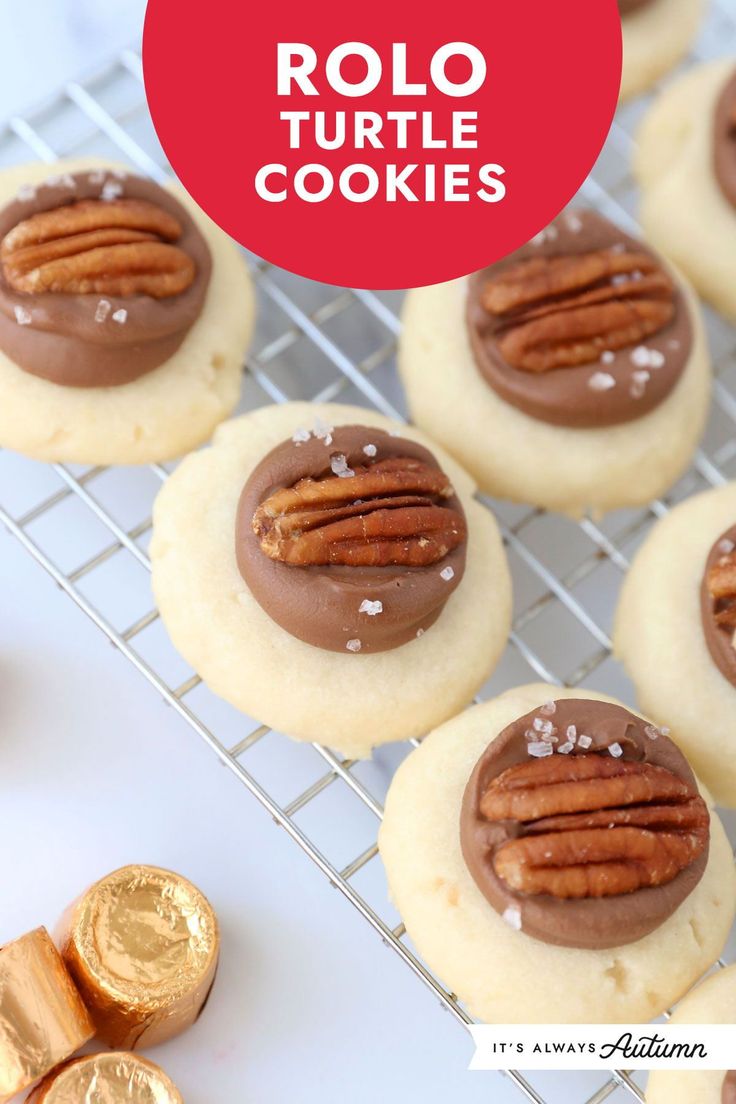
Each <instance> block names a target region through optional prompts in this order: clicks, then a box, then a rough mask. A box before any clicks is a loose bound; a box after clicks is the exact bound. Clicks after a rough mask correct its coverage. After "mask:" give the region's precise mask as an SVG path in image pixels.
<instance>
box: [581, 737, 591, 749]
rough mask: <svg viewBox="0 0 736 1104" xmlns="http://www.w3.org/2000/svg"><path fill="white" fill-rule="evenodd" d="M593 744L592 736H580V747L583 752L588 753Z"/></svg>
mask: <svg viewBox="0 0 736 1104" xmlns="http://www.w3.org/2000/svg"><path fill="white" fill-rule="evenodd" d="M592 743H593V740H592V739H591V737H590V736H578V747H580V748H582V749H583V751H586V750H587V749H588V748H589V747H590V745H591V744H592Z"/></svg>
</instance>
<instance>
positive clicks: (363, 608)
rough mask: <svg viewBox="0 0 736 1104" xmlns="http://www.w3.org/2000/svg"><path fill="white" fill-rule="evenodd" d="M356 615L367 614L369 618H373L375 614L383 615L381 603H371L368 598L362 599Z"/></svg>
mask: <svg viewBox="0 0 736 1104" xmlns="http://www.w3.org/2000/svg"><path fill="white" fill-rule="evenodd" d="M358 613H367V614H368V616H369V617H375V616H376V614H377V613H383V602H372V601H371V600H370V598H364V599H363V601H362V602H361V603H360V607H359V609H358Z"/></svg>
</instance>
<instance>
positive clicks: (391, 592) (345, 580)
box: [235, 426, 466, 653]
mask: <svg viewBox="0 0 736 1104" xmlns="http://www.w3.org/2000/svg"><path fill="white" fill-rule="evenodd" d="M329 437H330V442H329V443H327V438H326V437H324V436H323V437H316V436H310V438H309V440H307V441H300V442H295V441H285V442H284V443H283V444H281V445H278V446H277V447H276V448H275V449H273V451H272V452H270V453H269V454H268V455H267V456H266V457H265V458H264V459H263V460H262V461H261V463H260V464H259V465H258V466H257V467H256V468H255V470H254V471H253V472H252V473H251V475H250V476H249V478H248V480H247V482H246V484H245V487H244V488H243V492H242V494H241V496H240V501H239V503H238V509H237V515H236V520H235V551H236V556H237V561H238V568H239V570H240V574H241V575H242V576H243V579H244V580H245V582H246V583H247V584H248V587H249V588H250V590H251V592H252V594H253V595H254V597H255V598H256V600H257V601H258V603H259V604H260V605H261V607H262V608H263V609H264V610H265V612H266V613H267V614H268V615H269V617H271V618H272V619H273V620H274V621H275V622H276V623H277V624H279V625H280V626H281V627H282V628H283V629H285V630H286V632H288V633H290V634H291V635H292V636H296V637H297V638H298V639H299V640H303V641H305V642H306V643H307V644H313V645H314V646H315V647H317V648H323V649H325V650H327V651H334V652H345V653H350V652H356V653H357V652H362V653H365V652H383V651H387V650H389V649H391V648H398V647H399V646H400V645H402V644H406V643H408V642H409V641H411V640H414V639H416V637H417V636H421V635H422V633H423V632H424V631H425V630H426V629H428V628H430V626H431V625H433V624H434V622H435V621H436V620H437V618H438V617H439V615H440V613H441V612H442V609H443V607H444V605H445V602H446V601H447V599H448V598H449V597H450V595H451V594H452V592H453V591H454V590H455V589H456V587H457V586H458V585H459V583H460V580H461V579H462V577H463V572H464V570H465V552H466V542H465V541H463V542H462V543H461V544H460V545H458V546H457V547H456V548H454V549H452V550H451V551H450V552H449V553H448V554H447V555H446V556H445V557H444V558H443V559H442V560H440V561H439V562H437V563H434V564H431V565H429V566H427V567H407V566H402V565H389V566H387V567H352V566H345V565H339V564H330V565H328V566H308V567H301V566H296V565H294V564H287V563H282V562H281V561H279V560H272V559H270V557H269V556H267V555H266V554H265V553H264V552H263V550H262V549H261V547H260V544H259V542H258V538H257V537H256V535H255V533H254V532H253V526H252V521H253V515H254V513H255V511H256V509H257V507H258V506H259V505H260V504H261V503H262V502H263V501H264V500H265V499H266V498H268V497H269V495H271V494H272V493H273V492H274V491H276V490H278V489H281V488H284V487H292V486H294V484H295V483H297V482H298V481H299V480H300V479H303V478H305V477H311V478H313V479H321V478H324V477H325V476H329V475H331V474H332V470H331V467H330V461H331V459H332V458H333V457H335V456H338V455H343V456H345V458H346V461H347V464H348V466H349V467H353V468H354V467H356V466H361V465H365V464H366V462H367V454H366V453H365V452H364V448H365V447H366V446H371V445H372V446H373V447H374V448H375V453H373V452H372V450H371V454H372V459H373V460H375V461H376V462H377V461H380V460H386V459H389V458H390V457H396V456H406V457H410V458H415V459H418V460H422V461H424V462H425V463H427V464H431V465H432V466H433V467H435V468H437V467H439V465H438V464H437V461H436V459H435V458H434V456H433V455H432V453H431V452H430V451H429V450H428V449H426V448H424V447H423V446H422V445H419V444H417V443H416V441H409V440H407V439H405V438H403V437H394V436H392V435H391V434H389V433H386V432H384V431H383V430H380V429H373V428H370V427H368V426H338V427H336V428H335V429H332V430H331V431H330V434H329ZM445 505H447V506H449V507H450V508H451V509H453V510H457V511H458V512H459V513H460V514H462V515H463V516H464V512H463V508H462V504H461V503H460V500H459V499H458V497H457V496H456V495H454V494H453V495H452V496H451V497H449V498H448V499H447V500H446V502H445ZM448 568H451V569H452V574H451V577H450V578H449V579H447V578H444V577H443V575H442V572H443V571H447V569H448ZM447 573H448V574H449V572H447ZM366 600H367V601H368V602H380V603H381V606H382V609H381V612H380V613H374V614H369V613H366V612H363V613H361V612H360V607H361V605H362V604H363V602H364V601H366ZM356 641H357V642H359V647H358V646H356V644H355V642H356ZM348 642H350V643H351V647H350V648H348Z"/></svg>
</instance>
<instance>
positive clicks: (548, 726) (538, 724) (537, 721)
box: [532, 717, 557, 736]
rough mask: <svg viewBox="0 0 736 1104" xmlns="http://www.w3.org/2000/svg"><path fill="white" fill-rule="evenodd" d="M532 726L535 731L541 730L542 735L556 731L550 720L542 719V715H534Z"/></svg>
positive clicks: (551, 734) (549, 734)
mask: <svg viewBox="0 0 736 1104" xmlns="http://www.w3.org/2000/svg"><path fill="white" fill-rule="evenodd" d="M532 728H533V729H534V731H535V732H541V733H542V734H543V735H544V736H554V734H555V732H557V729H556V728H555V726H554V725H553V724H552V722H551V721H546V720H544V718H543V717H535V718H534V720H533V721H532Z"/></svg>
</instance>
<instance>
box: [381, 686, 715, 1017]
mask: <svg viewBox="0 0 736 1104" xmlns="http://www.w3.org/2000/svg"><path fill="white" fill-rule="evenodd" d="M552 698H554V699H557V701H560V700H564V699H566V698H584V699H589V700H591V701H595V702H605V701H611V699H608V698H604V697H603V696H602V695H597V694H593V693H590V692H584V691H580V690H561V689H559V688H558V687H552V686H546V685H543V684H540V685H533V686H525V687H521V688H519V689H516V690H511V691H508V692H507V693H505V694H502V695H501V696H500V697H499V698H496V699H495V700H493V701H490V702H486V703H484V704H482V705H477V706H474V707H473V708H471V709H469V710H466V711H465V712H464V713H462V714H461V715H459V716H458V717H455V718H454V719H453V720H452V721H449V722H448V723H447V724H445V725H443V726H442V727H441V728H439V729H437V730H436V731H434V732H432V733H431V734H430V735H429V736H428V737H427V738H426V739H425V740H424V741H423V742H422V744H421V746H420V747H419V748H418V749H417V750H416V751H415V752H413V753H412V754H411V755H410V756H409V757H408V758H407V759H406V760H405V761H404V763H403V764H402V765H401V767H400V768H399V770H398V771H397V773H396V775H395V776H394V779H393V782H392V783H391V788H390V790H389V793H388V797H387V801H386V811H385V816H384V820H383V824H382V827H381V831H380V836H379V849H380V852H381V857H382V859H383V862H384V865H385V867H386V873H387V877H388V882H389V888H390V892H391V896H392V899H393V901H394V903H395V905H396V907H397V908H398V910H399V912H400V914H401V916H402V919H403V921H404V923H405V924H406V928H407V932H408V933H409V936H410V937H411V939H412V941H413V942H414V944H415V945H416V947H417V949H418V951H419V953H420V954H421V955H422V957H423V958H424V959H426V961H427V962H428V964H429V966H430V967H431V969H433V970H434V971H435V972H436V973H437V974H438V976H439V977H440V978H442V980H443V981H444V983H445V984H446V985H447V986H448V987H449V988H450V989H451V990H452V991H453V992H454V993H456V994H457V995H458V997H459V999H460V1000H461V1001H462V1002H463V1003H464V1004H465V1005H466V1006H467V1007H468V1009H469V1011H470V1012H471V1014H472V1015H473V1016H475V1017H477V1018H478V1019H479V1020H481V1021H485V1022H490V1023H493V1022H497V1023H586V1022H592V1023H600V1022H606V1023H618V1022H644V1021H646V1020H649V1019H650V1018H652V1017H654V1016H657V1015H659V1014H660V1013H661V1012H662V1011H664V1010H665V1009H666V1008H667V1007H668V1006H669V1005H670V1004H671V1003H672V1002H673V1001H675V1000H676V999H677V998H678V997H679V996H680V995H681V994H682V993H684V992H685V991H686V990H687V988H688V987H689V986H690V985H692V984H693V982H694V981H695V980H696V979H697V978H698V977H699V976H700V975H701V974H702V973H703V971H704V970H706V969H707V968H708V967H709V966H710V965H711V964H712V963H713V961H714V960H715V959H716V958H717V957H718V954H719V953H720V951H721V948H722V947H723V944H724V943H725V940H726V938H727V936H728V932H729V929H730V925H731V922H732V919H733V915H734V908H735V907H736V879H735V876H734V870H733V862H732V857H731V851H730V847H729V844H728V840H727V838H726V835H725V833H724V831H723V828H722V826H721V824H720V822H719V821H718V819H717V818H716V817H715V816H712V817H711V837H710V852H709V857H708V862H707V866H706V869H705V873H704V874H703V876H702V879H701V880H700V881H699V882H698V884H697V885H696V886H695V888H694V889H693V891H692V892H691V893H690V895H689V896H688V897H687V898H686V899H685V900H684V901H683V903H682V904H681V905H680V906H679V908H677V910H676V911H675V912H674V913H673V914H672V915H670V916H669V918H668V919H666V920H665V921H664V922H663V923H662V924H661V925H660V926H659V927H658V928H657V929H656V930H654V931H652V932H651V933H650V934H649V935H647V936H645V937H644V938H642V939H639V940H638V941H637V942H634V943H629V944H627V945H625V946H621V947H615V948H612V949H604V950H600V949H595V950H592V949H585V950H582V949H577V948H575V947H570V946H554V945H552V944H550V943H546V942H542V941H540V940H537V939H535V938H532V937H531V936H529V935H527V934H525V933H524V932H523V931H521V930H517V928H518V926H516V927H515V926H512V924H511V921H510V920H509V922H506V921H505V920H504V919H503V918H502V916H501V915H500V913H499V912H497V911H496V909H495V908H494V907H493V906H492V905H491V904H490V903H489V900H488V899H487V898H486V896H484V894H483V893H482V892H481V890H480V889H479V887H478V885H477V883H476V881H475V880H474V878H473V876H472V875H471V873H470V870H469V868H468V866H467V865H466V862H465V860H464V858H463V851H462V849H461V839H460V814H461V806H462V803H463V796H464V793H465V790H466V786H467V784H468V781H469V778H470V776H471V773H472V772H473V770H474V768H475V766H476V763H477V761H478V759H479V757H480V756H481V755H482V754H483V753H484V752H485V750H486V748H487V747H488V745H489V743H490V742H491V740H493V739H494V737H495V736H497V735H498V734H499V733H501V732H502V731H503V730H504V729H505V728H506V726H508V725H510V724H512V723H513V722H515V721H516V720H517V719H518V718H520V717H522V716H523V715H524V714H526V713H527V712H528V711H530V710H532V709H539V708H540V707H541V706H543V705H544V703H545V702H546V701H548V700H550V699H552Z"/></svg>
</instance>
